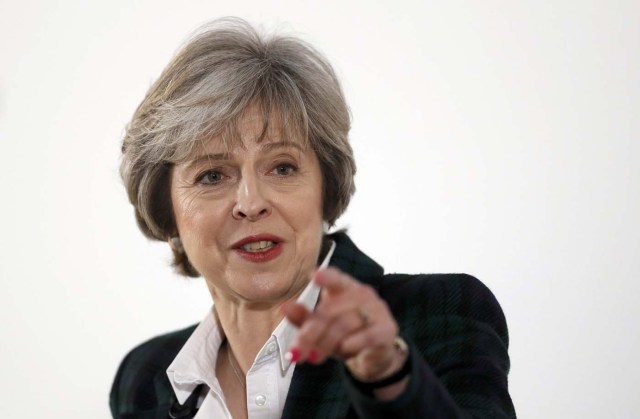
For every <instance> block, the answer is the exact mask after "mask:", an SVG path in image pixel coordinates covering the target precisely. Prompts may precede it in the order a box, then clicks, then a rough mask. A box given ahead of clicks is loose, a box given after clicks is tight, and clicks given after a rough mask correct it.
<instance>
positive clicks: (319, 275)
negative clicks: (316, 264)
mask: <svg viewBox="0 0 640 419" xmlns="http://www.w3.org/2000/svg"><path fill="white" fill-rule="evenodd" d="M322 273H323V271H317V272H316V275H315V278H314V280H315V281H316V284H318V285H322V284H323V283H324V276H323V275H322Z"/></svg>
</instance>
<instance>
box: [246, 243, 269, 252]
mask: <svg viewBox="0 0 640 419" xmlns="http://www.w3.org/2000/svg"><path fill="white" fill-rule="evenodd" d="M273 245H274V242H272V241H269V240H266V241H259V242H252V243H247V244H243V245H242V248H243V249H244V250H246V251H248V252H257V251H260V250H264V249H267V248H269V247H271V246H273Z"/></svg>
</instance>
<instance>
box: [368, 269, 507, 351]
mask: <svg viewBox="0 0 640 419" xmlns="http://www.w3.org/2000/svg"><path fill="white" fill-rule="evenodd" d="M376 288H378V292H379V293H380V295H381V296H382V297H383V298H384V299H385V300H386V301H387V303H388V304H389V306H390V307H391V309H392V311H394V313H395V314H402V313H405V314H408V315H409V317H416V316H420V317H422V316H424V317H423V318H427V316H428V317H433V316H447V317H448V318H451V317H458V318H468V319H473V320H474V321H479V322H482V323H485V324H488V325H491V327H492V328H493V329H494V330H495V332H496V333H497V334H498V335H499V336H500V338H501V339H502V340H503V341H504V342H505V343H506V344H507V345H508V331H507V324H506V320H505V317H504V313H503V311H502V308H501V307H500V304H499V303H498V300H497V299H496V297H495V295H494V294H493V292H492V291H491V290H490V289H489V288H488V287H487V286H486V285H485V284H484V283H482V281H480V280H479V279H478V278H476V277H474V276H472V275H468V274H464V273H450V274H388V275H385V276H384V277H382V278H381V280H380V282H379V283H378V285H377V287H376ZM407 312H408V313H407Z"/></svg>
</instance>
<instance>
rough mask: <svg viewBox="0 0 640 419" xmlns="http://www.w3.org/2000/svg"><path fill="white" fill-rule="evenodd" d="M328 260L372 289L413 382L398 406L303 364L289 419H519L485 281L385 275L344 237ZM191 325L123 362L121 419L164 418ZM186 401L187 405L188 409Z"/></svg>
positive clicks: (118, 383)
mask: <svg viewBox="0 0 640 419" xmlns="http://www.w3.org/2000/svg"><path fill="white" fill-rule="evenodd" d="M331 238H332V239H333V240H335V241H336V244H337V246H336V249H335V252H334V254H333V257H332V258H331V262H330V264H331V265H333V266H336V267H338V268H340V269H341V270H342V271H344V272H347V273H349V274H350V275H352V276H353V277H354V278H357V279H358V280H360V281H362V282H364V283H366V284H369V285H371V286H372V287H374V288H375V289H376V290H377V291H378V293H379V295H380V296H381V297H382V298H383V299H384V300H385V301H386V302H387V304H388V305H389V307H390V308H391V312H392V313H393V315H394V317H395V319H396V321H397V322H398V325H399V327H400V333H401V335H402V336H403V337H404V338H405V340H406V341H407V342H408V343H409V345H410V354H411V355H410V356H411V376H410V381H409V385H408V388H407V390H406V391H405V392H404V393H403V394H402V395H400V397H399V398H398V399H396V400H393V401H389V402H380V401H377V400H375V399H373V398H372V397H370V396H368V395H366V394H363V393H362V392H360V391H359V390H358V389H357V388H356V387H355V386H354V384H353V382H352V381H351V380H350V379H349V378H348V377H347V374H346V373H345V369H344V367H343V366H342V364H341V363H339V362H336V361H333V360H329V361H327V362H325V363H324V364H322V365H311V364H306V363H305V364H299V365H297V366H296V369H295V370H294V373H293V378H292V381H291V386H290V388H289V393H288V395H287V400H286V403H285V407H284V412H283V418H305V419H306V418H357V417H361V418H388V417H394V418H396V419H401V418H468V417H474V418H513V417H515V411H514V408H513V403H512V402H511V398H510V396H509V392H508V389H507V373H508V371H509V356H508V354H507V346H508V334H507V326H506V322H505V318H504V315H503V313H502V310H501V308H500V305H499V304H498V302H497V301H496V299H495V297H494V296H493V294H492V293H491V291H489V289H488V288H487V287H485V286H484V285H483V284H482V283H481V282H480V281H478V280H477V279H475V278H474V277H472V276H469V275H464V274H446V275H444V274H443V275H405V274H391V275H384V274H383V269H382V267H381V266H380V265H378V264H377V263H376V262H374V261H373V260H372V259H370V258H369V257H368V256H366V255H365V254H364V253H362V252H361V251H360V250H358V248H357V247H356V246H355V245H354V244H353V242H352V241H351V240H350V239H349V237H348V236H347V235H346V234H344V233H336V234H333V235H332V236H331ZM194 329H195V326H191V327H189V328H186V329H183V330H180V331H177V332H173V333H169V334H166V335H162V336H159V337H156V338H154V339H151V340H149V341H147V342H145V343H143V344H142V345H140V346H138V347H137V348H135V349H133V350H132V351H131V352H130V353H129V354H128V355H127V356H126V357H125V359H124V360H123V361H122V363H121V365H120V368H119V369H118V373H117V375H116V377H115V380H114V383H113V387H112V389H111V397H110V406H111V413H112V414H113V417H114V418H117V419H133V418H137V419H152V418H168V417H169V415H168V411H169V409H170V408H171V407H172V405H173V406H174V408H175V407H176V406H177V407H179V405H177V404H176V402H175V398H174V394H173V389H172V388H171V384H170V383H169V380H168V378H167V374H166V369H167V367H168V366H169V364H170V363H171V362H172V361H173V359H174V358H175V356H176V355H177V353H178V351H179V350H180V349H181V348H182V346H183V345H184V343H185V342H186V340H187V339H188V337H189V336H190V335H191V333H192V332H193V330H194ZM185 404H186V403H185Z"/></svg>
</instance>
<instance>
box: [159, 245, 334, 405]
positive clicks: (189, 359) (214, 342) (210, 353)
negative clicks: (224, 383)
mask: <svg viewBox="0 0 640 419" xmlns="http://www.w3.org/2000/svg"><path fill="white" fill-rule="evenodd" d="M335 247H336V243H335V242H334V241H332V242H331V247H330V248H329V251H328V252H327V254H326V255H325V257H324V259H323V261H322V263H321V264H320V268H319V269H323V268H326V267H327V266H328V265H329V260H330V259H331V256H332V255H333V252H334V250H335ZM319 295H320V287H319V286H318V285H316V283H315V282H314V281H313V280H311V281H309V284H307V286H306V287H305V289H304V290H303V291H302V293H301V294H300V296H299V297H298V299H297V302H298V303H300V304H302V305H304V306H305V307H307V308H308V309H309V310H312V309H313V308H314V307H315V305H316V303H317V302H318V297H319ZM213 313H214V311H213V306H212V308H211V310H209V312H208V313H207V315H206V316H205V318H204V319H203V320H202V322H200V324H199V325H198V326H197V327H196V329H195V330H194V331H193V333H192V334H191V336H190V337H189V339H187V341H186V342H185V344H184V346H183V347H182V349H180V352H178V355H176V357H175V358H174V359H173V362H172V363H171V365H169V367H168V368H167V376H168V378H169V382H170V383H171V386H172V387H173V391H174V392H175V394H176V397H177V399H178V402H179V403H180V404H184V402H185V401H186V400H187V398H188V397H189V395H191V393H192V392H193V390H194V389H195V387H196V386H197V385H198V384H201V383H205V384H207V385H208V386H209V388H217V387H219V385H218V383H217V379H216V378H215V365H216V361H217V359H218V351H219V349H220V345H221V344H222V342H223V339H224V338H223V336H222V331H221V330H220V327H219V325H218V322H217V321H216V319H215V316H214V314H213ZM296 332H297V328H296V327H295V326H294V325H293V324H291V323H290V322H289V320H287V319H286V318H284V319H282V321H281V322H280V323H279V324H278V326H277V327H276V328H275V330H274V331H273V333H272V337H273V338H275V340H276V342H277V345H278V352H279V355H280V366H281V368H282V372H283V373H284V372H285V371H286V370H287V369H288V368H289V366H290V365H291V362H290V361H289V360H288V359H287V357H286V354H287V352H288V351H289V349H290V346H291V343H292V342H293V340H294V339H295V336H296ZM270 340H271V339H270ZM263 351H264V348H263V350H261V351H260V352H259V353H258V355H257V357H256V359H257V358H259V357H260V354H261V353H262V352H263Z"/></svg>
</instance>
